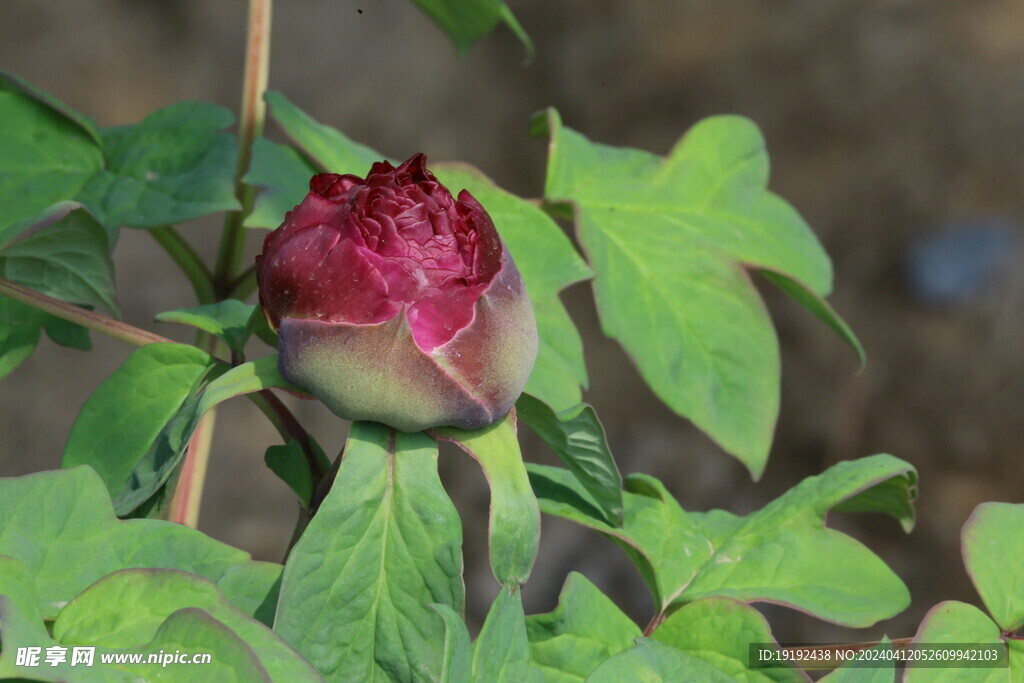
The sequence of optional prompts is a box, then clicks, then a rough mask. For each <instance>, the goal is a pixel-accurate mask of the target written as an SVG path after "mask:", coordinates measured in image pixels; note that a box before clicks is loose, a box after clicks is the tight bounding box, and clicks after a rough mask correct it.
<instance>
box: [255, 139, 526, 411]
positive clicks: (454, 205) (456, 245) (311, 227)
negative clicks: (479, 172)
mask: <svg viewBox="0 0 1024 683" xmlns="http://www.w3.org/2000/svg"><path fill="white" fill-rule="evenodd" d="M310 189H311V191H310V193H309V194H308V195H307V196H306V198H305V199H304V200H303V201H302V203H301V204H299V205H298V206H297V207H295V209H294V210H293V211H291V212H290V213H288V215H286V216H285V221H284V223H283V224H282V225H281V227H279V228H278V229H277V230H275V231H274V232H272V233H270V234H269V235H267V238H266V240H265V241H264V243H263V253H262V254H261V255H260V256H257V257H256V274H257V279H258V281H259V288H260V303H261V305H262V306H263V310H264V313H265V314H266V316H267V319H268V320H269V321H270V324H271V325H272V326H273V327H274V328H275V329H277V330H278V334H279V336H280V340H279V350H280V369H281V374H282V375H283V376H284V377H285V378H286V379H288V380H289V381H290V382H293V383H294V384H297V385H298V386H301V387H303V388H305V389H306V390H308V391H309V392H311V393H312V394H314V395H315V396H316V397H317V398H319V399H320V400H321V401H322V402H323V403H324V404H325V405H326V406H327V407H328V408H329V409H330V410H331V411H332V412H334V413H335V414H337V415H339V416H340V417H343V418H346V419H349V420H373V421H376V422H382V423H384V424H386V425H389V426H392V427H395V428H396V429H400V430H403V431H418V430H421V429H428V428H431V427H438V426H453V427H460V428H462V429H476V428H479V427H483V426H485V425H488V424H490V423H491V422H494V421H495V420H498V419H499V418H501V417H503V416H504V415H505V414H506V413H507V412H508V411H509V409H510V408H511V407H512V404H513V403H514V402H515V400H516V398H518V396H519V394H520V392H521V391H522V390H523V386H524V385H525V384H526V380H527V378H528V377H529V375H530V370H531V369H532V367H533V362H534V359H535V358H536V355H537V328H536V323H535V322H534V318H533V309H532V307H531V305H530V301H529V299H528V298H527V295H526V290H525V288H524V286H523V281H522V278H521V277H520V276H519V272H518V271H517V270H516V267H515V264H514V263H512V258H511V256H509V253H508V250H507V249H506V248H505V246H504V245H503V244H502V242H501V239H500V238H499V237H498V233H497V231H496V230H495V228H494V223H493V222H492V221H491V218H490V216H488V215H487V212H486V211H485V210H484V208H483V207H482V206H481V205H480V203H479V202H477V201H476V199H474V198H473V196H472V195H470V194H469V192H466V191H465V190H463V191H462V193H461V194H460V195H459V197H458V200H455V199H453V198H452V195H451V193H450V192H449V191H448V190H447V188H445V187H444V186H443V185H442V184H441V183H440V182H438V181H437V179H436V178H435V177H434V176H433V174H431V173H430V171H428V170H427V168H426V157H424V156H423V155H422V154H417V155H416V156H414V157H412V158H411V159H409V160H408V161H407V162H405V163H404V164H402V165H401V166H399V167H398V168H395V167H393V166H392V165H391V164H389V163H387V162H385V161H382V162H378V163H376V164H374V165H373V167H372V168H371V169H370V173H369V175H368V176H367V177H366V179H365V180H364V179H363V178H359V177H357V176H353V175H334V174H330V173H322V174H320V175H316V176H314V177H313V179H312V180H311V181H310Z"/></svg>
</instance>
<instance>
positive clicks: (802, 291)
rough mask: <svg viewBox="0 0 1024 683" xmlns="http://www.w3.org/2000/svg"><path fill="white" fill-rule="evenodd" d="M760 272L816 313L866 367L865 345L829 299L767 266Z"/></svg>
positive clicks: (862, 365) (861, 364)
mask: <svg viewBox="0 0 1024 683" xmlns="http://www.w3.org/2000/svg"><path fill="white" fill-rule="evenodd" d="M758 272H759V273H761V275H762V276H763V277H764V279H765V280H768V282H771V283H772V284H773V285H775V286H776V287H778V288H779V289H780V290H782V291H783V292H785V293H786V294H787V295H788V296H789V298H791V299H793V301H796V302H797V303H799V304H800V305H801V306H803V307H804V308H806V309H807V310H808V311H810V312H811V313H812V314H814V316H815V317H816V318H818V320H820V321H821V322H823V323H825V324H826V325H828V326H829V328H831V329H832V331H833V332H835V333H836V334H837V335H838V336H839V338H840V339H842V340H843V341H844V342H846V344H847V345H848V346H849V347H850V348H851V349H853V352H854V353H855V354H857V360H859V361H860V367H861V369H862V370H863V369H864V366H865V365H866V364H867V362H868V356H867V353H866V352H865V351H864V347H863V346H861V343H860V340H859V339H857V335H856V334H854V332H853V330H852V329H851V328H850V326H849V325H847V324H846V321H845V320H843V319H842V318H840V317H839V314H838V313H836V311H835V309H833V308H832V306H830V305H829V303H828V301H826V300H825V299H823V298H822V297H820V296H818V295H817V294H816V293H815V292H813V291H811V290H809V289H808V288H807V286H806V285H804V284H803V283H801V282H800V281H798V280H794V279H792V278H790V277H786V276H785V275H783V274H782V273H776V272H774V271H771V270H767V269H765V268H762V269H760V270H759V271H758Z"/></svg>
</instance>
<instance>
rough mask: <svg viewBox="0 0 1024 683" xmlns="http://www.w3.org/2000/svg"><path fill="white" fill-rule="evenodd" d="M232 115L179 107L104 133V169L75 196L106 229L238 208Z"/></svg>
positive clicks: (208, 107)
mask: <svg viewBox="0 0 1024 683" xmlns="http://www.w3.org/2000/svg"><path fill="white" fill-rule="evenodd" d="M234 121H235V117H234V115H233V114H232V113H231V112H230V111H228V110H227V109H225V108H224V107H220V106H218V105H215V104H210V103H208V102H178V103H176V104H172V105H170V106H168V107H164V108H163V109H160V110H158V111H155V112H153V113H152V114H150V115H149V116H147V117H146V118H145V119H143V120H142V121H141V122H140V123H137V124H135V125H131V126H118V127H114V128H105V129H103V130H102V131H101V136H102V138H103V153H104V158H105V164H104V167H103V168H102V169H100V170H97V171H96V173H95V174H94V175H93V176H92V177H91V178H90V179H89V182H88V184H87V185H86V186H85V187H84V188H82V190H81V191H80V192H79V193H78V194H77V195H75V198H76V199H78V201H80V202H82V203H83V204H85V205H86V206H88V207H89V209H90V210H91V211H92V212H93V213H94V214H95V215H96V216H97V217H99V219H100V221H101V222H102V223H103V224H104V225H105V226H107V227H108V228H113V227H116V226H119V225H127V226H130V227H133V228H156V227H159V226H162V225H167V224H168V223H180V222H183V221H187V220H191V219H193V218H198V217H199V216H202V215H205V214H208V213H214V212H217V211H233V210H236V209H238V208H240V207H239V204H238V200H237V199H236V198H235V189H234V174H235V164H236V158H237V155H238V144H237V142H236V140H235V137H234V136H232V135H228V134H226V133H224V132H223V130H224V129H225V128H227V127H228V126H230V125H231V124H233V123H234Z"/></svg>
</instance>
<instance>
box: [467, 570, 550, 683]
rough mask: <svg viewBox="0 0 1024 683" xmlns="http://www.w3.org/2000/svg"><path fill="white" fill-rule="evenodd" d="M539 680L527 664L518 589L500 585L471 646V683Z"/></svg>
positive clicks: (523, 682)
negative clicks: (478, 635)
mask: <svg viewBox="0 0 1024 683" xmlns="http://www.w3.org/2000/svg"><path fill="white" fill-rule="evenodd" d="M542 680H543V677H542V676H541V674H540V672H539V671H537V670H536V669H534V668H532V667H531V666H530V645H529V643H528V642H527V640H526V622H525V620H524V617H523V599H522V595H521V594H520V592H519V588H518V587H517V586H516V587H512V588H508V587H502V589H501V590H500V591H499V592H498V597H496V598H495V599H494V604H492V605H491V609H490V611H489V612H488V613H487V618H486V619H485V620H484V625H483V628H482V629H480V637H479V638H478V639H477V641H476V643H475V645H474V647H473V681H474V682H475V683H526V682H528V681H535V682H537V683H540V681H542Z"/></svg>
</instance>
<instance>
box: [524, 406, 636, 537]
mask: <svg viewBox="0 0 1024 683" xmlns="http://www.w3.org/2000/svg"><path fill="white" fill-rule="evenodd" d="M516 415H517V416H518V417H519V418H520V419H522V421H523V422H525V423H526V424H527V425H528V426H529V427H530V429H531V430H533V432H534V433H535V434H537V436H539V437H540V438H541V439H543V440H544V442H545V443H546V444H547V445H548V446H550V447H551V449H552V450H553V451H555V454H556V455H558V457H559V458H561V460H562V462H563V463H565V466H566V467H568V468H569V471H570V472H572V473H573V475H574V476H575V477H576V479H578V480H579V482H580V484H582V485H583V488H585V489H586V490H587V492H588V493H590V495H591V496H593V499H594V502H595V503H597V505H598V506H599V507H600V508H601V511H602V512H604V514H605V521H607V522H608V523H609V524H611V525H612V526H622V475H621V474H619V468H618V466H617V465H616V464H615V459H614V458H613V457H612V453H611V450H610V449H609V448H608V442H607V440H606V438H605V433H604V427H603V426H602V425H601V421H600V420H598V419H597V413H596V412H594V408H593V407H592V406H590V405H588V404H586V403H582V404H580V405H577V406H574V407H572V408H567V409H566V410H563V411H559V412H557V413H556V412H555V411H554V410H552V409H551V407H550V406H548V405H547V404H546V403H544V402H543V401H541V400H539V399H537V398H534V397H533V396H531V395H530V394H528V393H524V394H523V395H522V396H520V397H519V400H518V401H516Z"/></svg>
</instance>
